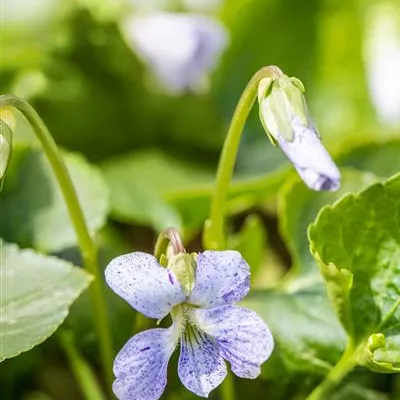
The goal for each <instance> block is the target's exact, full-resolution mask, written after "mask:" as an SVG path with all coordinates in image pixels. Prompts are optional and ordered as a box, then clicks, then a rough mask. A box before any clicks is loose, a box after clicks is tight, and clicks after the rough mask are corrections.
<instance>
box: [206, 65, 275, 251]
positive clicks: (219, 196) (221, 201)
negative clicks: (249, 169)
mask: <svg viewBox="0 0 400 400" xmlns="http://www.w3.org/2000/svg"><path fill="white" fill-rule="evenodd" d="M280 75H282V71H281V70H280V69H279V68H278V67H275V66H269V67H264V68H261V69H260V70H259V71H257V72H256V73H255V74H254V75H253V77H252V78H251V79H250V81H249V83H248V84H247V86H246V88H245V89H244V91H243V93H242V95H241V97H240V99H239V102H238V104H237V106H236V109H235V112H234V114H233V117H232V121H231V124H230V126H229V130H228V134H227V136H226V139H225V142H224V146H223V148H222V153H221V157H220V160H219V164H218V171H217V178H216V183H215V190H214V194H213V197H212V200H211V213H210V218H209V219H208V220H207V221H206V224H205V226H204V234H203V245H204V247H205V248H206V249H213V250H221V249H223V248H224V247H225V234H224V220H225V214H226V198H227V194H228V189H229V184H230V181H231V178H232V174H233V168H234V166H235V161H236V156H237V153H238V149H239V143H240V138H241V137H242V132H243V128H244V125H245V123H246V120H247V118H248V116H249V114H250V111H251V109H252V107H253V104H254V101H255V99H256V98H257V91H258V84H259V83H260V81H261V79H263V78H267V77H271V78H277V77H279V76H280Z"/></svg>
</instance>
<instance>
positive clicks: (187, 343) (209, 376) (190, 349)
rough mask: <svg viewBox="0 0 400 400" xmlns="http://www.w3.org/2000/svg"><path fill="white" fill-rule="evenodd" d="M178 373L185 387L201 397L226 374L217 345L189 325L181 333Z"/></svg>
mask: <svg viewBox="0 0 400 400" xmlns="http://www.w3.org/2000/svg"><path fill="white" fill-rule="evenodd" d="M178 375H179V378H180V379H181V381H182V383H183V384H184V385H185V386H186V388H187V389H189V390H190V391H192V392H193V393H195V394H197V395H198V396H202V397H208V394H209V393H210V392H211V390H213V389H215V388H216V387H217V386H218V385H220V384H221V382H222V381H223V380H224V379H225V376H226V365H225V362H224V360H223V359H222V357H221V356H220V354H219V349H218V346H216V344H215V343H214V342H213V341H212V340H210V338H208V337H207V335H205V334H204V333H203V332H200V331H198V330H197V329H196V328H194V327H191V326H188V327H187V330H186V332H185V333H184V334H183V335H182V339H181V354H180V356H179V364H178Z"/></svg>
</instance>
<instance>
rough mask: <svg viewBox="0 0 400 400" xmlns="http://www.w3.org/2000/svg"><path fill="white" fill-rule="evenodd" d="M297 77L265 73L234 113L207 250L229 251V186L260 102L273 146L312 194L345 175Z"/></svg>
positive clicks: (264, 70)
mask: <svg viewBox="0 0 400 400" xmlns="http://www.w3.org/2000/svg"><path fill="white" fill-rule="evenodd" d="M304 91H305V89H304V86H303V84H302V83H301V81H299V80H298V79H297V78H293V77H292V78H289V77H288V76H286V75H284V74H283V73H282V71H281V70H280V69H279V68H278V67H274V66H269V67H265V68H262V69H260V70H259V71H258V72H256V73H255V74H254V75H253V77H252V78H251V79H250V82H249V83H248V85H247V86H246V88H245V89H244V91H243V93H242V96H241V98H240V99H239V103H238V105H237V107H236V109H235V112H234V114H233V118H232V122H231V125H230V127H229V130H228V134H227V137H226V139H225V143H224V145H223V148H222V153H221V157H220V162H219V165H218V171H217V179H216V185H215V191H214V195H213V197H212V200H211V213H210V218H209V219H208V220H207V221H206V223H205V226H204V233H203V244H204V247H205V248H208V249H215V250H221V249H223V248H225V245H226V243H225V241H226V240H225V234H224V219H225V215H226V208H227V206H226V203H227V195H228V189H229V183H230V180H231V178H232V174H233V168H234V166H235V160H236V156H237V152H238V148H239V143H240V138H241V135H242V132H243V128H244V125H245V123H246V120H247V117H248V116H249V113H250V110H251V108H252V107H253V104H254V101H255V99H256V98H258V104H259V116H260V122H261V123H262V125H263V127H264V130H265V132H266V134H267V135H268V137H269V139H270V140H271V142H272V144H273V145H276V144H279V147H280V148H281V150H282V151H283V152H284V153H285V154H286V156H287V157H288V158H289V160H290V161H291V162H292V164H293V166H294V167H295V169H296V170H297V173H298V174H299V176H300V177H301V178H302V180H303V181H304V183H305V184H306V185H307V186H308V187H309V188H310V189H312V190H317V191H319V190H330V191H334V190H337V189H338V188H339V186H340V172H339V170H338V168H337V167H336V165H335V163H334V162H333V161H332V159H331V157H330V155H329V153H328V152H327V150H326V149H325V147H324V146H323V144H322V143H321V140H320V137H319V134H318V132H317V129H316V127H315V125H314V123H313V121H312V119H311V116H310V114H309V112H308V109H307V104H306V100H305V98H304V95H303V93H304Z"/></svg>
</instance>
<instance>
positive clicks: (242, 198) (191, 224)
mask: <svg viewBox="0 0 400 400" xmlns="http://www.w3.org/2000/svg"><path fill="white" fill-rule="evenodd" d="M290 174H291V171H288V169H287V168H283V169H280V170H277V171H275V172H273V173H270V174H267V175H264V176H261V177H258V178H237V179H233V181H232V182H231V184H230V189H229V193H228V202H227V208H228V209H227V213H228V215H235V214H237V213H240V212H243V211H247V210H248V209H249V208H251V207H253V206H255V205H257V204H261V205H265V204H266V203H267V202H271V201H272V200H273V199H275V196H276V192H277V191H278V189H279V187H280V186H281V185H282V182H283V181H284V180H285V178H287V177H288V176H289V175H290ZM214 190H215V187H214V183H212V184H204V185H202V186H201V187H194V188H187V189H184V188H182V189H177V190H172V191H171V192H170V193H168V194H167V199H168V202H169V203H170V204H172V205H173V206H174V207H175V208H176V209H177V210H178V211H179V214H180V215H181V218H182V221H183V226H184V227H185V228H186V230H187V231H189V232H196V231H197V230H199V228H201V226H202V225H203V223H204V221H205V220H206V219H207V218H208V216H209V213H210V206H211V196H212V194H213V192H214ZM193 210H196V211H195V212H193Z"/></svg>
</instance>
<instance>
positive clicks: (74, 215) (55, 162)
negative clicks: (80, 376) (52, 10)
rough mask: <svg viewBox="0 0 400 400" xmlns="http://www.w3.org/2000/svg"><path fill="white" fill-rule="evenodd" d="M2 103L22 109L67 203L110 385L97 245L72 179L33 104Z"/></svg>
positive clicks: (2, 99)
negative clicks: (89, 279)
mask: <svg viewBox="0 0 400 400" xmlns="http://www.w3.org/2000/svg"><path fill="white" fill-rule="evenodd" d="M6 107H14V108H16V109H17V110H18V111H20V112H21V113H22V115H23V116H24V117H25V118H26V120H27V121H28V122H29V124H30V126H31V127H32V129H33V132H34V133H35V135H36V137H37V138H38V140H39V142H40V144H41V145H42V147H43V151H44V153H45V155H46V157H47V159H48V161H49V163H50V166H51V168H52V170H53V172H54V175H55V177H56V180H57V183H58V185H59V187H60V190H61V193H62V195H63V198H64V201H65V203H66V205H67V209H68V213H69V217H70V219H71V222H72V225H73V227H74V229H75V233H76V236H77V239H78V243H79V247H80V250H81V253H82V258H83V262H84V267H85V269H86V270H87V271H88V272H89V273H90V274H92V275H93V276H94V278H95V279H94V282H93V283H92V284H91V285H90V293H91V297H92V303H93V309H94V313H93V320H94V325H95V328H96V332H97V336H98V340H99V345H100V356H101V360H102V364H103V368H104V373H105V376H106V380H107V384H108V387H109V388H111V384H112V381H113V375H112V360H113V349H112V339H111V333H110V327H109V323H108V315H107V307H106V301H105V299H104V296H103V290H102V279H101V276H100V272H99V268H98V259H97V248H96V245H95V244H94V241H93V239H92V237H91V236H90V234H89V231H88V228H87V225H86V222H85V218H84V216H83V212H82V209H81V206H80V204H79V201H78V199H77V196H76V193H75V189H74V186H73V183H72V181H71V178H70V176H69V173H68V170H67V168H66V166H65V164H64V161H63V159H62V157H61V154H60V152H59V150H58V148H57V145H56V143H55V141H54V139H53V137H52V136H51V134H50V132H49V131H48V129H47V127H46V125H45V124H44V123H43V121H42V119H41V118H40V117H39V115H38V114H37V112H36V111H35V110H34V109H33V107H32V106H30V105H29V104H28V103H27V102H26V101H25V100H22V99H20V98H18V97H16V96H14V95H2V96H0V109H2V108H6Z"/></svg>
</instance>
